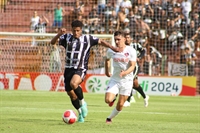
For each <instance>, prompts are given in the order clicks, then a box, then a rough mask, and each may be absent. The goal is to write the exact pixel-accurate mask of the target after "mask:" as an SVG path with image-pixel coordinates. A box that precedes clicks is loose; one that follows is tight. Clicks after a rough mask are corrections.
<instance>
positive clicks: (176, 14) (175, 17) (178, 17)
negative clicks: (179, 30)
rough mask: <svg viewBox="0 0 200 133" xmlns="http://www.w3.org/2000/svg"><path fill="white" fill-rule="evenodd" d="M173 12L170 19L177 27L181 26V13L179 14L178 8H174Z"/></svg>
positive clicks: (169, 16)
mask: <svg viewBox="0 0 200 133" xmlns="http://www.w3.org/2000/svg"><path fill="white" fill-rule="evenodd" d="M172 10H173V12H170V13H169V14H168V19H170V20H173V21H174V23H175V25H176V26H177V27H180V24H181V13H179V12H178V7H173V9H172Z"/></svg>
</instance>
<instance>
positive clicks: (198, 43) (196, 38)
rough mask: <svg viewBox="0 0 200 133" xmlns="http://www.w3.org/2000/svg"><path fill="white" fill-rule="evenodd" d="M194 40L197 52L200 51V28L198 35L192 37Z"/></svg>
mask: <svg viewBox="0 0 200 133" xmlns="http://www.w3.org/2000/svg"><path fill="white" fill-rule="evenodd" d="M192 40H193V41H194V42H196V48H195V49H196V51H200V27H199V28H198V29H197V31H196V34H195V35H194V36H193V37H192Z"/></svg>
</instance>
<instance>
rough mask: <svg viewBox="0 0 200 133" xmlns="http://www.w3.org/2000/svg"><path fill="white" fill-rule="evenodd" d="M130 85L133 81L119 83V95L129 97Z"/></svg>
mask: <svg viewBox="0 0 200 133" xmlns="http://www.w3.org/2000/svg"><path fill="white" fill-rule="evenodd" d="M132 85H133V80H126V81H123V82H121V83H120V87H119V94H120V95H124V96H130V94H131V90H132V87H133V86H132Z"/></svg>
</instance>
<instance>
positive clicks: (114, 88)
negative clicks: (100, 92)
mask: <svg viewBox="0 0 200 133" xmlns="http://www.w3.org/2000/svg"><path fill="white" fill-rule="evenodd" d="M116 95H118V85H117V82H116V81H113V80H110V81H109V83H108V87H107V89H106V93H105V103H107V104H110V103H111V102H113V101H115V100H116Z"/></svg>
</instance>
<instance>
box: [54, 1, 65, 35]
mask: <svg viewBox="0 0 200 133" xmlns="http://www.w3.org/2000/svg"><path fill="white" fill-rule="evenodd" d="M64 15H65V10H64V9H63V8H62V7H61V5H60V4H59V3H57V7H56V8H55V9H54V21H53V27H54V28H55V30H58V28H61V27H62V24H63V23H62V21H63V16H64ZM56 32H57V31H56Z"/></svg>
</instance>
